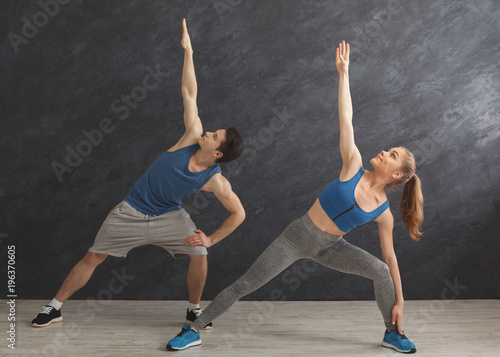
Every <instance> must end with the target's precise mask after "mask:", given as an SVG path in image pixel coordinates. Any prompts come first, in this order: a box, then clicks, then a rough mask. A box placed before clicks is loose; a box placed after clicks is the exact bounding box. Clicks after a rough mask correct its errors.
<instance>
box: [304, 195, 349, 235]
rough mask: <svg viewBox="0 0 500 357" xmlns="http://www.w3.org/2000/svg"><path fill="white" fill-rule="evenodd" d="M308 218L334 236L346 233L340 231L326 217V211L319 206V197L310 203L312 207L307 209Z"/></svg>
mask: <svg viewBox="0 0 500 357" xmlns="http://www.w3.org/2000/svg"><path fill="white" fill-rule="evenodd" d="M307 214H308V215H309V218H310V219H311V221H312V222H313V223H314V224H315V225H316V227H318V228H319V229H321V230H322V231H323V232H326V233H330V234H333V235H335V236H343V235H344V234H346V233H345V232H342V231H341V230H340V229H339V228H338V227H337V225H336V224H335V223H333V221H332V220H331V219H330V217H328V215H327V214H326V212H325V211H324V210H323V207H321V204H320V203H319V199H316V202H314V204H313V205H312V207H311V208H310V209H309V211H307Z"/></svg>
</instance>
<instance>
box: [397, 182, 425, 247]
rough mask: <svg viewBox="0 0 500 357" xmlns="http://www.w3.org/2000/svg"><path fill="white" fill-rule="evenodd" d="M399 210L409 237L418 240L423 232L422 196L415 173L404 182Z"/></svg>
mask: <svg viewBox="0 0 500 357" xmlns="http://www.w3.org/2000/svg"><path fill="white" fill-rule="evenodd" d="M399 211H400V212H401V216H402V218H403V222H404V224H405V225H406V228H407V229H408V232H410V236H411V238H412V239H413V240H416V241H418V240H420V236H422V234H423V233H422V230H421V228H422V221H423V220H424V196H423V195H422V188H421V185H420V179H419V178H418V176H417V174H414V175H413V176H412V178H411V179H410V180H409V181H408V182H406V183H405V186H404V189H403V195H402V197H401V204H400V206H399Z"/></svg>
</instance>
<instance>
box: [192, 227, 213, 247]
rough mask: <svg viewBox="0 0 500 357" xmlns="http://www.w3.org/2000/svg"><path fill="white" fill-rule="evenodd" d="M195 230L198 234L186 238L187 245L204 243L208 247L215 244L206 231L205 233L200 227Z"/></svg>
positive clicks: (193, 245)
mask: <svg viewBox="0 0 500 357" xmlns="http://www.w3.org/2000/svg"><path fill="white" fill-rule="evenodd" d="M194 232H195V233H196V234H193V235H192V236H189V237H187V238H186V244H187V245H190V246H192V247H195V246H197V245H202V246H204V247H206V248H210V247H211V246H212V245H213V243H212V240H211V239H210V238H208V237H207V236H206V235H205V233H203V232H202V231H200V230H199V229H197V230H195V231H194Z"/></svg>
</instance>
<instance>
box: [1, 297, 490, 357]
mask: <svg viewBox="0 0 500 357" xmlns="http://www.w3.org/2000/svg"><path fill="white" fill-rule="evenodd" d="M46 303H47V301H41V300H17V301H16V316H15V317H16V321H15V323H16V349H15V350H12V349H10V348H8V347H7V345H8V344H9V341H8V340H7V339H6V338H5V337H8V333H7V331H8V330H9V322H8V321H7V317H8V316H7V315H8V313H9V306H8V304H7V303H6V300H3V301H2V303H1V316H2V330H3V331H4V338H2V341H3V342H2V346H1V347H0V355H8V356H10V355H12V356H16V355H19V356H124V355H128V356H165V354H168V353H172V352H167V351H165V344H166V342H167V341H168V340H170V339H171V338H172V337H174V336H175V335H176V334H177V333H178V332H179V331H180V327H181V326H182V324H183V321H184V317H185V311H186V305H187V303H186V302H185V301H93V302H88V301H81V300H70V301H68V302H67V303H66V304H64V306H63V317H64V321H63V322H61V323H55V324H53V325H51V326H48V327H45V328H32V327H31V320H32V319H33V318H34V317H35V316H36V314H37V313H38V311H39V309H40V307H41V305H43V304H46ZM206 304H207V303H206V302H203V303H202V306H206ZM404 329H405V331H406V334H407V336H408V337H409V338H410V339H411V340H412V341H413V342H414V343H415V344H416V346H417V349H418V352H417V354H418V355H419V356H433V357H436V356H443V357H447V356H450V357H452V356H453V357H469V356H498V355H499V354H500V353H499V347H500V300H433V301H406V302H405V315H404ZM383 331H384V327H383V324H382V318H381V316H380V313H379V311H378V309H377V305H376V303H375V302H374V301H326V302H325V301H308V302H304V301H301V302H298V301H280V302H252V301H239V302H237V303H236V304H235V305H234V306H233V307H232V308H231V310H230V311H229V312H228V313H226V314H225V315H223V316H221V317H220V318H219V319H217V320H216V321H214V329H213V330H212V331H202V340H203V345H202V346H200V347H194V348H190V349H188V350H186V351H182V352H176V354H178V355H180V356H182V357H190V356H196V357H198V356H207V357H209V356H218V357H225V356H255V355H262V356H270V357H274V356H375V357H386V356H399V355H400V354H399V353H397V352H395V351H392V350H389V349H386V348H383V347H381V346H380V341H381V338H382V336H383Z"/></svg>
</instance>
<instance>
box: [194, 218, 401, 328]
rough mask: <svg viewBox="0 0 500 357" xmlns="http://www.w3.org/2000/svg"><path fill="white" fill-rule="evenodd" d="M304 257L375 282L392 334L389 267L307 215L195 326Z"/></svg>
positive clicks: (220, 313) (196, 322) (224, 292)
mask: <svg viewBox="0 0 500 357" xmlns="http://www.w3.org/2000/svg"><path fill="white" fill-rule="evenodd" d="M302 258H310V259H314V260H315V261H317V262H318V263H320V264H322V265H324V266H327V267H329V268H332V269H335V270H338V271H341V272H344V273H349V274H356V275H360V276H363V277H365V278H368V279H371V280H373V285H374V289H375V298H376V300H377V305H378V307H379V309H380V312H381V313H382V317H383V319H384V323H385V326H386V328H387V330H389V331H392V330H394V329H395V328H396V327H395V326H394V325H392V308H393V306H394V303H395V292H394V284H393V281H392V277H391V274H390V272H389V267H388V266H387V264H385V263H384V262H382V261H381V260H380V259H378V258H376V257H374V256H373V255H371V254H370V253H368V252H366V251H364V250H363V249H361V248H358V247H356V246H354V245H352V244H350V243H347V242H346V241H345V240H344V239H343V238H342V237H341V236H334V235H331V234H329V233H326V232H323V231H322V230H320V229H319V228H317V227H316V225H315V224H314V223H313V222H312V221H311V219H310V218H309V215H308V214H307V213H306V214H305V215H304V216H303V217H301V218H299V219H297V220H295V221H294V222H292V223H291V224H290V225H289V226H288V227H287V228H286V229H285V230H284V231H283V233H281V235H280V236H279V237H278V238H276V240H275V241H274V242H272V243H271V245H269V247H267V249H266V250H264V252H263V253H262V254H261V255H260V256H259V257H258V258H257V260H256V261H255V262H254V263H253V265H252V266H251V267H250V269H248V271H247V272H246V273H245V274H243V276H241V277H240V278H239V279H238V280H236V282H234V283H233V284H232V285H230V286H228V287H227V288H226V289H224V290H223V291H222V292H220V293H219V294H218V295H217V296H216V297H215V299H214V300H213V301H212V302H211V303H210V304H209V305H208V306H207V308H206V309H205V310H204V311H203V313H202V314H201V315H200V316H198V318H197V319H196V320H195V321H194V323H193V326H194V327H196V328H197V329H198V330H200V329H202V328H203V327H204V326H205V325H206V324H208V323H209V322H211V321H213V320H215V319H216V318H217V317H218V316H220V315H222V314H223V313H224V312H226V311H227V310H228V309H229V308H230V307H231V305H233V304H234V303H235V302H236V301H238V300H239V299H241V298H242V297H243V296H245V295H248V294H250V293H251V292H253V291H255V290H257V289H258V288H260V287H261V286H263V285H264V284H266V283H267V282H268V281H269V280H271V279H272V278H274V277H275V276H276V275H278V274H279V273H281V272H282V271H283V270H285V269H286V268H287V267H288V266H290V265H291V264H292V263H294V262H295V261H297V260H299V259H302Z"/></svg>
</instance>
